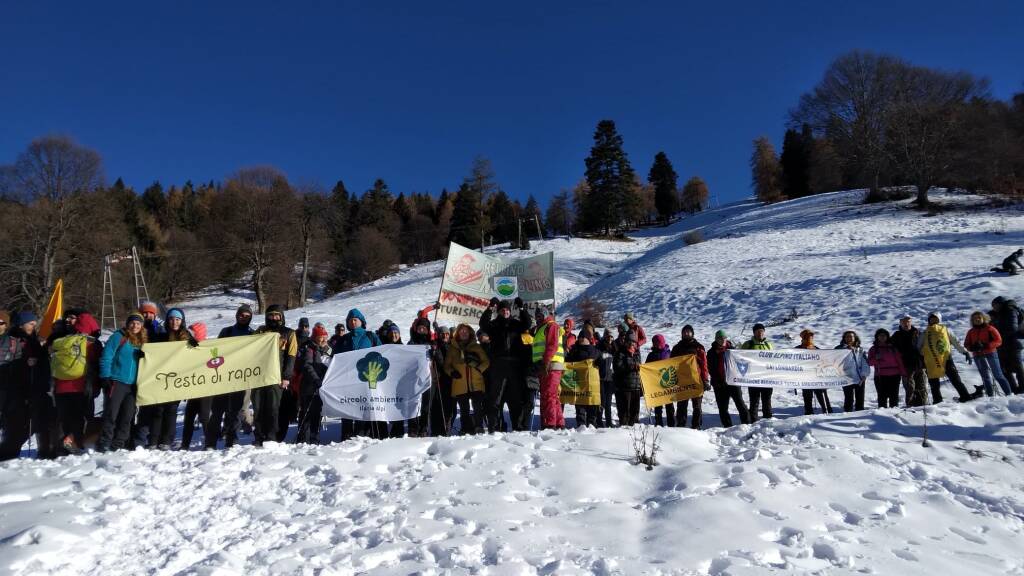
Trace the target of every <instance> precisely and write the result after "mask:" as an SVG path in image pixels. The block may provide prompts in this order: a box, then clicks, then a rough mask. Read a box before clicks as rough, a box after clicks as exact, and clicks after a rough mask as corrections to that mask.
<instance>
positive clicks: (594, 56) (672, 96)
mask: <svg viewBox="0 0 1024 576" xmlns="http://www.w3.org/2000/svg"><path fill="white" fill-rule="evenodd" d="M0 13H2V14H3V17H2V18H0V21H3V23H4V25H3V27H2V33H0V54H3V55H4V58H3V60H4V63H3V65H2V66H0V126H2V127H3V128H2V132H0V134H2V137H0V163H9V162H12V161H13V160H14V158H15V157H16V156H17V154H18V152H19V151H21V150H23V149H24V147H25V146H26V145H27V144H28V142H29V141H31V139H32V138H34V137H37V136H40V135H43V134H47V133H66V134H70V135H72V136H73V137H75V138H76V139H77V140H78V141H79V142H81V143H83V144H85V145H87V146H90V147H92V148H95V149H96V150H98V151H99V152H100V153H101V154H102V155H103V158H104V162H105V166H106V173H107V178H108V179H109V180H113V179H114V178H117V177H118V176H120V177H123V178H124V179H125V181H126V182H127V183H128V184H129V185H131V186H133V187H135V188H136V189H137V190H140V191H141V189H143V188H144V187H145V186H147V185H148V184H150V183H151V182H152V181H154V180H159V181H161V182H162V183H163V184H164V185H165V187H166V186H167V185H169V184H171V183H177V184H180V183H182V182H184V181H185V180H186V179H191V180H193V181H196V182H199V181H207V180H223V179H224V178H226V177H227V176H228V175H230V174H231V172H232V171H234V170H237V169H238V168H240V167H244V166H251V165H257V164H272V165H275V166H277V167H279V168H280V169H282V170H283V171H284V172H285V173H286V174H287V175H288V177H289V179H290V180H291V181H292V182H293V183H295V184H314V183H319V184H321V185H323V186H325V187H327V188H329V187H330V186H331V185H333V183H334V182H335V181H336V180H338V179H342V180H344V181H345V183H346V185H347V186H348V188H349V189H350V190H354V191H359V192H362V191H363V190H365V189H367V188H369V187H370V185H371V184H372V182H373V180H374V179H375V178H378V177H380V178H383V179H384V180H385V181H387V182H388V184H389V185H390V186H391V188H392V190H393V191H395V192H396V193H397V192H411V191H428V192H432V193H435V194H436V193H439V192H440V190H441V188H443V187H448V188H449V189H452V188H454V187H456V186H457V185H458V183H459V182H460V181H461V179H462V178H463V177H464V176H465V175H466V173H467V172H468V171H469V168H470V165H471V163H472V160H473V158H474V157H476V156H478V155H479V156H484V157H487V158H489V159H490V160H491V162H492V163H493V166H494V169H495V172H496V174H497V177H498V181H499V183H500V184H501V185H502V187H503V188H504V189H505V190H506V191H507V192H508V193H509V194H511V195H512V196H514V197H518V198H522V199H524V200H525V198H526V197H527V196H528V195H529V194H534V195H535V196H537V198H538V199H539V200H541V201H542V203H545V204H546V201H547V199H548V198H550V196H551V195H552V194H554V193H556V192H558V190H559V189H561V188H568V187H571V186H572V185H573V184H574V183H575V182H577V181H578V180H579V179H580V178H581V177H582V174H583V169H584V166H583V159H584V158H585V157H586V155H587V153H588V151H589V148H590V145H591V138H592V134H593V130H594V127H595V125H596V124H597V122H598V121H599V120H601V119H603V118H611V119H613V120H615V121H616V123H617V124H618V127H619V130H620V132H621V133H622V135H623V137H624V138H625V144H626V151H627V152H628V154H629V156H630V159H631V160H632V162H633V165H634V167H635V168H636V170H637V171H638V172H639V173H640V174H642V175H643V176H645V177H646V174H647V170H648V169H649V168H650V164H651V161H652V159H653V157H654V154H655V153H656V152H657V151H659V150H664V151H665V152H666V153H667V154H668V156H669V158H670V159H671V160H672V162H673V163H674V165H675V167H676V171H677V172H679V174H680V177H681V182H680V183H682V181H685V179H686V178H688V177H690V176H692V175H700V176H701V177H703V178H704V179H705V180H706V181H707V182H708V184H709V186H710V189H711V192H712V194H713V195H715V196H717V198H718V200H719V201H729V200H734V199H737V198H741V197H744V196H747V195H749V194H750V184H749V180H750V177H749V169H748V167H747V161H748V158H749V156H750V150H751V141H752V140H753V139H754V138H755V137H757V136H758V135H761V134H766V135H768V136H769V137H771V138H772V139H773V140H774V141H775V142H776V143H780V142H781V138H782V133H783V131H784V123H785V120H786V113H787V111H788V110H789V109H790V108H791V107H792V106H793V105H795V103H796V101H797V98H798V97H799V95H800V94H801V93H802V92H804V91H806V90H807V89H809V88H810V87H812V86H813V85H814V83H815V82H816V81H817V80H818V79H819V78H820V77H821V75H822V73H823V71H824V69H825V68H826V66H827V65H828V63H829V62H830V61H831V60H832V59H833V58H834V57H836V56H838V55H840V54H842V53H844V52H846V51H848V50H851V49H855V48H859V49H870V50H875V51H880V52H889V53H893V54H896V55H899V56H902V57H904V58H907V59H908V60H910V61H912V62H914V63H917V64H923V65H929V66H935V67H940V68H946V69H966V70H968V71H971V72H974V73H976V74H979V75H982V76H987V77H989V78H990V79H991V81H992V91H993V93H994V94H995V95H996V96H998V97H1001V98H1006V97H1008V96H1010V95H1011V94H1013V93H1015V92H1019V91H1024V66H1021V62H1022V57H1024V34H1021V33H1020V30H1022V29H1024V4H1022V3H1019V2H985V3H962V2H945V1H942V2H936V1H931V2H892V1H889V2H844V3H834V2H784V3H783V2H777V3H776V2H763V1H762V2H750V3H744V2H713V3H708V2H701V3H684V2H628V3H627V2H621V3H613V2H596V1H595V2H551V1H548V2H539V1H538V2H532V1H524V2H507V3H497V2H468V1H456V2H403V3H386V2H368V1H367V2H199V1H193V2H187V1H186V2H161V3H150V2H134V3H129V2H122V3H115V2H102V3H94V2H53V1H34V2H13V1H11V2H6V3H5V5H4V6H3V7H2V8H0Z"/></svg>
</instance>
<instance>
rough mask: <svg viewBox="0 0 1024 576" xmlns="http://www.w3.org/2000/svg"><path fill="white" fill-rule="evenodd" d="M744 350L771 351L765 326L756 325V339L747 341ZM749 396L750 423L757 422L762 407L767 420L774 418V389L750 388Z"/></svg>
mask: <svg viewBox="0 0 1024 576" xmlns="http://www.w3.org/2000/svg"><path fill="white" fill-rule="evenodd" d="M740 349H742V350H771V349H772V343H771V342H769V341H768V339H767V338H765V327H764V324H761V323H760V322H758V323H757V324H754V337H753V338H751V339H750V340H747V341H746V342H744V343H743V345H742V346H740ZM747 394H748V395H749V396H750V423H751V424H753V423H754V422H757V408H758V406H760V407H761V411H762V414H763V416H764V417H765V418H771V417H772V389H771V388H761V387H757V386H748V387H747Z"/></svg>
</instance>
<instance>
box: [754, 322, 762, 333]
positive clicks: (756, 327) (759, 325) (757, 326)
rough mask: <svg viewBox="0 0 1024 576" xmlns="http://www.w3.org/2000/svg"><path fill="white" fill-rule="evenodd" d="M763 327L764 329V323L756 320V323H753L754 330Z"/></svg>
mask: <svg viewBox="0 0 1024 576" xmlns="http://www.w3.org/2000/svg"><path fill="white" fill-rule="evenodd" d="M764 329H765V328H764V324H761V323H760V322H758V323H757V324H754V328H753V330H754V332H757V331H758V330H764Z"/></svg>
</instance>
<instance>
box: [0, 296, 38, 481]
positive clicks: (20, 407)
mask: <svg viewBox="0 0 1024 576" xmlns="http://www.w3.org/2000/svg"><path fill="white" fill-rule="evenodd" d="M19 316H20V314H15V316H14V320H13V321H12V320H11V318H10V316H9V314H7V312H6V311H5V312H4V313H3V315H2V316H0V319H3V320H4V325H3V326H0V328H2V330H0V360H2V361H0V409H2V410H3V430H4V433H3V438H2V439H0V461H4V460H11V459H14V458H17V457H18V455H19V454H20V453H21V447H22V446H23V445H24V444H25V442H27V441H28V439H29V437H30V436H31V433H32V425H31V422H32V420H31V415H32V408H33V404H34V402H33V400H34V398H33V395H32V390H33V380H35V379H37V378H33V376H37V373H38V372H40V371H39V370H35V368H34V367H35V366H36V363H37V362H38V361H39V359H40V358H42V357H43V351H42V347H41V346H40V345H39V339H38V338H36V337H35V336H34V335H33V334H32V333H30V332H29V333H26V332H25V330H24V329H22V327H21V325H20V324H18V321H19V320H20V318H19ZM31 328H34V326H31Z"/></svg>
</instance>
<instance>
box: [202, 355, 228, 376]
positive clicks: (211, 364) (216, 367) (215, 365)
mask: <svg viewBox="0 0 1024 576" xmlns="http://www.w3.org/2000/svg"><path fill="white" fill-rule="evenodd" d="M223 365H224V357H223V356H221V355H220V352H219V351H218V350H217V349H216V348H211V349H210V359H209V360H207V361H206V367H207V368H210V369H211V370H213V372H214V374H217V375H218V376H220V367H221V366H223Z"/></svg>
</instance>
